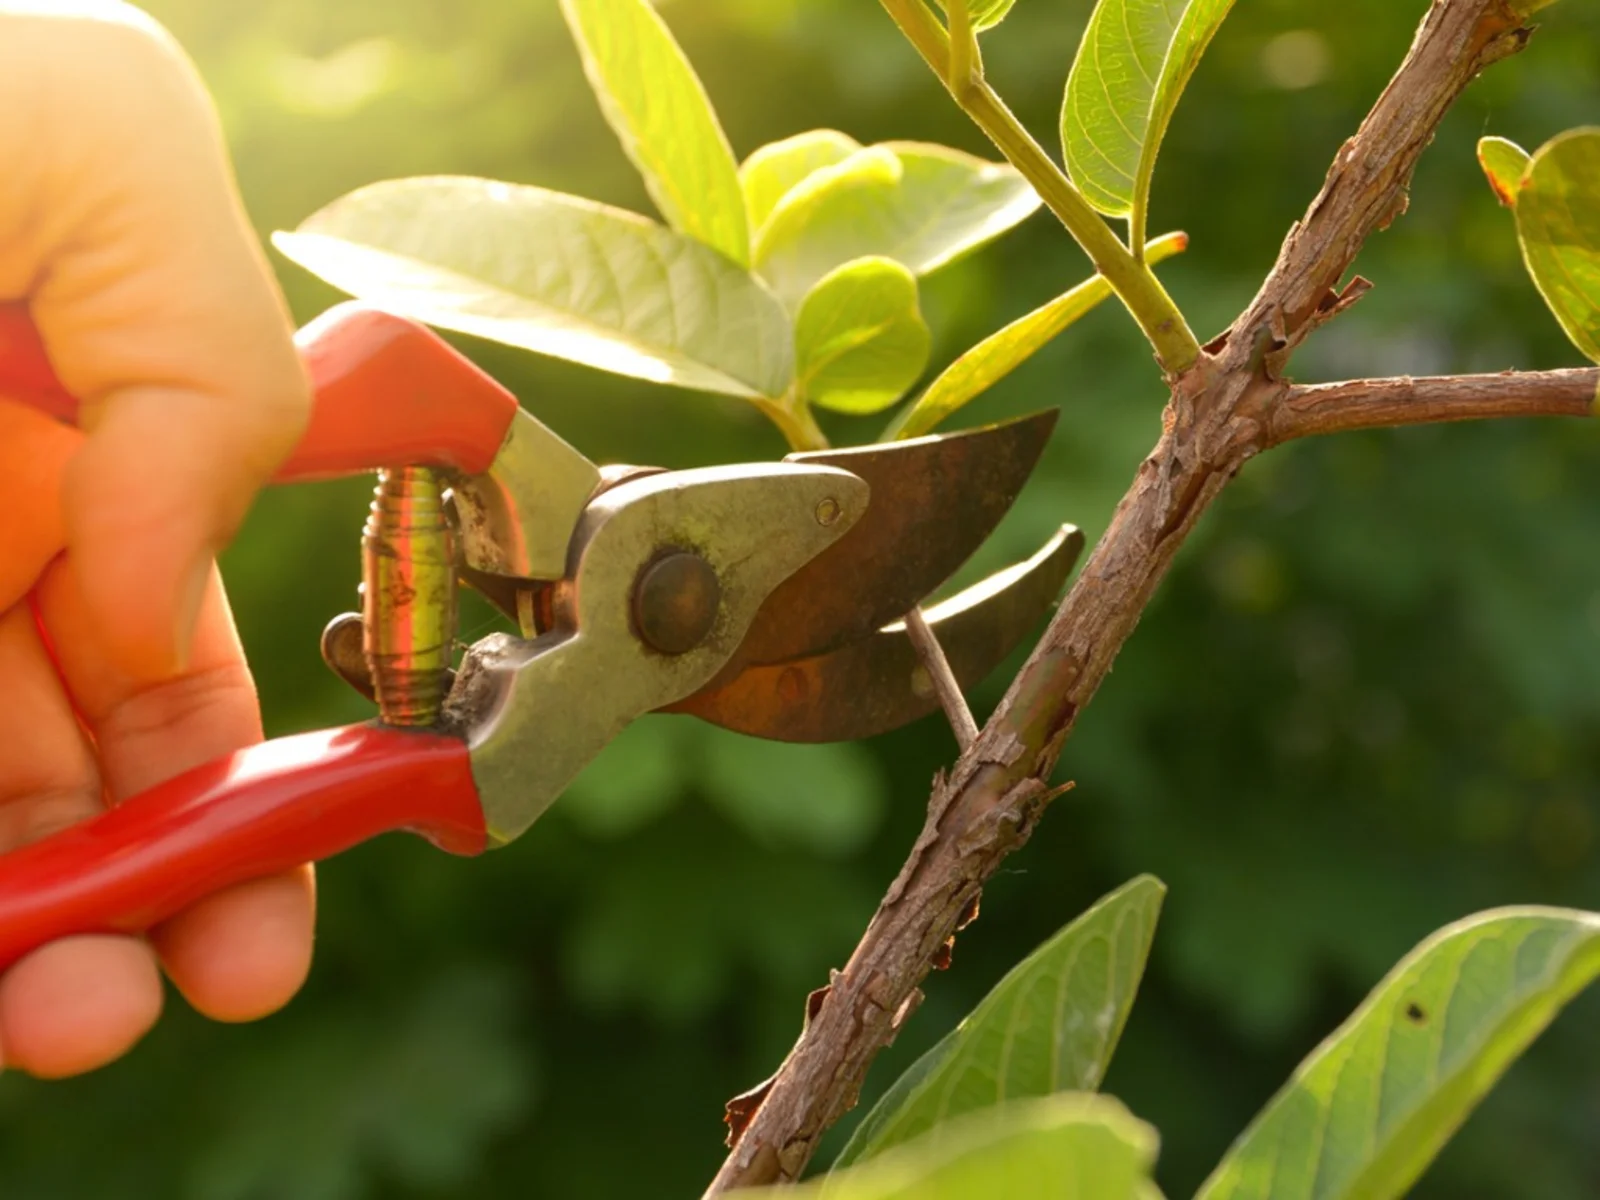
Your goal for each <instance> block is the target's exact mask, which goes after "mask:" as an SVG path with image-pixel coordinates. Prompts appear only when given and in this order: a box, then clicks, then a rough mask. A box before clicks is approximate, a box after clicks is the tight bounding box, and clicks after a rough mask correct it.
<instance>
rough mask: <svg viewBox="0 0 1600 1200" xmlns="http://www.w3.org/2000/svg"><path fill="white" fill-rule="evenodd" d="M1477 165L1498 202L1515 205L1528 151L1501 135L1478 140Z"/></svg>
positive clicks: (1526, 167) (1509, 206)
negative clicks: (1487, 180)
mask: <svg viewBox="0 0 1600 1200" xmlns="http://www.w3.org/2000/svg"><path fill="white" fill-rule="evenodd" d="M1478 165H1479V166H1481V167H1482V168H1483V173H1484V175H1486V176H1487V177H1488V179H1489V187H1490V188H1491V189H1492V190H1493V191H1494V194H1495V196H1496V197H1497V198H1498V199H1499V201H1500V203H1501V204H1503V205H1505V206H1506V207H1507V208H1514V207H1516V203H1517V189H1518V188H1520V187H1521V186H1522V175H1523V172H1525V171H1526V170H1527V169H1528V152H1527V151H1526V150H1524V149H1523V148H1522V147H1521V146H1519V145H1517V144H1516V143H1515V142H1509V141H1507V140H1506V139H1505V138H1502V137H1486V138H1480V139H1479V140H1478Z"/></svg>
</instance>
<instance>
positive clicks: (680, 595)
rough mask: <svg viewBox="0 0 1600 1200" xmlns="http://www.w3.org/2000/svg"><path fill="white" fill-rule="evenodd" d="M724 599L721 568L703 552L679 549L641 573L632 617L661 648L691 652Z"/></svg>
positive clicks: (642, 632)
mask: <svg viewBox="0 0 1600 1200" xmlns="http://www.w3.org/2000/svg"><path fill="white" fill-rule="evenodd" d="M721 603H722V584H721V583H719V582H718V580H717V572H716V570H715V569H714V568H713V567H712V566H711V564H710V563H708V562H707V561H706V560H705V559H703V558H701V557H700V556H699V555H698V554H691V553H689V552H688V551H684V550H680V551H675V552H673V553H671V554H668V555H666V556H664V557H662V558H658V559H656V560H655V561H654V562H653V563H651V564H650V565H649V566H647V567H645V569H644V570H643V571H641V572H640V573H639V581H638V583H637V584H636V585H635V586H634V590H633V619H634V624H635V625H636V626H637V628H638V630H639V636H640V637H641V638H642V639H643V640H644V642H645V644H646V645H648V646H650V647H652V648H653V649H656V650H659V651H660V652H661V653H662V654H686V653H688V652H689V651H690V650H693V649H694V648H695V647H696V646H698V645H699V644H700V643H701V642H703V641H705V640H706V635H707V634H709V633H710V632H711V627H712V626H713V625H715V624H716V623H717V609H718V607H719V606H720V605H721Z"/></svg>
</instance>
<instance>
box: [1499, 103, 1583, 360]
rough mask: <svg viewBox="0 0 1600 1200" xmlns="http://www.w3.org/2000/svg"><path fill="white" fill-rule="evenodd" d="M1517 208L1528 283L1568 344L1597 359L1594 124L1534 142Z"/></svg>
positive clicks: (1518, 230) (1519, 233)
mask: <svg viewBox="0 0 1600 1200" xmlns="http://www.w3.org/2000/svg"><path fill="white" fill-rule="evenodd" d="M1516 212H1517V233H1518V236H1519V237H1520V238H1521V240H1522V258H1523V261H1524V262H1526V263H1527V264H1528V272H1529V274H1531V275H1532V276H1533V282H1534V283H1535V284H1536V285H1537V286H1538V288H1539V291H1540V293H1541V294H1542V295H1543V296H1544V298H1545V302H1546V303H1547V304H1549V305H1550V311H1551V312H1553V313H1555V315H1556V320H1558V321H1560V322H1561V328H1563V329H1565V330H1566V331H1567V336H1568V337H1569V338H1571V339H1572V341H1573V344H1574V345H1576V346H1577V347H1578V349H1579V350H1582V351H1583V352H1584V354H1586V355H1588V357H1589V358H1590V359H1592V360H1593V361H1595V362H1600V128H1596V129H1574V130H1572V131H1571V132H1570V133H1564V134H1562V135H1561V136H1560V137H1557V138H1554V139H1552V140H1551V141H1549V142H1546V143H1545V144H1544V145H1543V146H1542V147H1540V149H1539V151H1538V153H1536V154H1535V155H1534V156H1533V160H1532V161H1531V162H1530V163H1529V164H1528V168H1527V172H1526V174H1524V176H1523V178H1522V187H1521V190H1520V191H1519V192H1518V193H1517V208H1516Z"/></svg>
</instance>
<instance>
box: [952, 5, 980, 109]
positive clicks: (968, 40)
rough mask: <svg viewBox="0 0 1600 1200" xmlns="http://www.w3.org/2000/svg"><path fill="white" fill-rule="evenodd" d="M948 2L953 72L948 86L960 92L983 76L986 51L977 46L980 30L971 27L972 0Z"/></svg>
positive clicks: (959, 93) (957, 93) (954, 93)
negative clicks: (978, 31) (983, 51)
mask: <svg viewBox="0 0 1600 1200" xmlns="http://www.w3.org/2000/svg"><path fill="white" fill-rule="evenodd" d="M946 3H947V7H946V10H945V11H946V13H947V15H948V16H949V18H950V74H949V77H948V78H947V79H946V80H945V86H946V87H948V88H949V89H950V91H951V93H952V94H953V95H957V96H959V95H961V93H962V92H964V91H965V90H966V89H967V88H969V87H971V86H973V85H974V84H976V83H979V82H981V81H982V80H983V53H982V51H981V50H979V48H978V34H977V32H976V31H975V30H974V29H973V28H972V9H971V6H970V4H969V0H946Z"/></svg>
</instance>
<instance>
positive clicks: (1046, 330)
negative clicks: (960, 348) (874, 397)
mask: <svg viewBox="0 0 1600 1200" xmlns="http://www.w3.org/2000/svg"><path fill="white" fill-rule="evenodd" d="M1188 247H1189V235H1188V234H1184V233H1169V234H1167V235H1165V236H1164V237H1160V238H1157V239H1156V240H1155V241H1153V242H1151V243H1150V244H1149V245H1148V246H1146V247H1145V259H1146V261H1147V262H1150V263H1152V264H1154V263H1158V262H1162V261H1164V260H1165V259H1168V258H1171V257H1172V256H1173V255H1174V254H1181V253H1182V252H1183V251H1184V250H1186V249H1188ZM1111 294H1112V293H1111V285H1110V284H1109V283H1107V282H1106V281H1105V278H1104V277H1103V276H1100V275H1096V276H1094V278H1092V279H1088V280H1085V281H1084V282H1083V283H1080V284H1079V285H1078V286H1077V287H1075V288H1073V289H1071V290H1070V291H1068V292H1064V293H1063V294H1062V295H1060V296H1057V297H1056V298H1055V299H1054V300H1052V301H1050V302H1049V303H1048V304H1045V305H1043V306H1041V307H1039V308H1036V309H1034V310H1033V311H1032V312H1031V313H1028V314H1027V315H1026V316H1023V317H1018V318H1017V319H1016V320H1015V321H1013V322H1011V324H1009V325H1007V326H1006V327H1005V328H1004V329H1002V330H1000V331H999V332H998V333H993V334H990V335H989V336H988V337H986V338H985V339H984V340H983V341H981V342H979V343H978V344H977V345H976V346H974V347H972V349H970V350H968V351H967V352H966V353H965V354H963V355H962V356H961V357H960V358H958V359H956V360H955V362H953V363H951V364H950V365H949V366H948V367H946V368H945V370H944V373H943V374H941V375H940V376H939V378H937V379H935V380H934V381H933V382H932V383H931V384H929V385H928V390H927V391H925V392H923V393H922V395H921V396H919V397H917V402H916V403H915V404H913V405H911V406H910V407H908V408H906V409H905V410H904V411H903V412H901V413H900V415H899V416H898V417H896V418H895V420H894V422H893V423H892V424H891V425H890V426H889V428H888V429H886V430H884V432H883V436H882V437H881V438H879V439H878V440H879V441H883V442H892V441H894V440H895V439H896V438H910V437H920V436H921V435H922V434H925V433H928V432H931V431H932V430H933V429H934V428H935V427H936V426H937V425H938V424H939V423H940V422H941V421H943V420H944V419H945V418H946V417H949V416H950V415H951V414H952V413H955V412H956V411H958V410H959V409H960V408H962V407H963V406H964V405H965V404H967V403H968V402H969V401H971V400H974V399H976V398H977V397H978V396H981V395H982V394H983V393H984V392H986V391H988V390H989V389H990V388H992V387H993V386H994V385H995V384H997V383H999V382H1000V381H1001V380H1002V379H1004V378H1005V377H1006V376H1007V375H1009V374H1011V372H1012V371H1014V370H1016V369H1017V368H1018V367H1020V366H1021V365H1022V364H1023V363H1025V362H1026V361H1027V360H1028V359H1030V358H1032V357H1033V356H1034V355H1035V354H1037V353H1038V352H1039V351H1040V350H1042V349H1043V348H1044V347H1045V346H1046V345H1047V344H1048V343H1049V342H1050V341H1051V340H1052V339H1053V338H1055V337H1056V336H1057V335H1058V334H1060V333H1061V332H1062V331H1063V330H1064V329H1066V328H1067V327H1068V326H1069V325H1071V324H1072V323H1073V322H1074V321H1076V320H1078V318H1079V317H1082V316H1084V315H1085V314H1086V313H1088V312H1090V311H1091V310H1092V309H1093V308H1094V307H1095V306H1096V305H1098V304H1101V303H1103V302H1104V301H1105V300H1107V299H1109V298H1110V296H1111Z"/></svg>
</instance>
